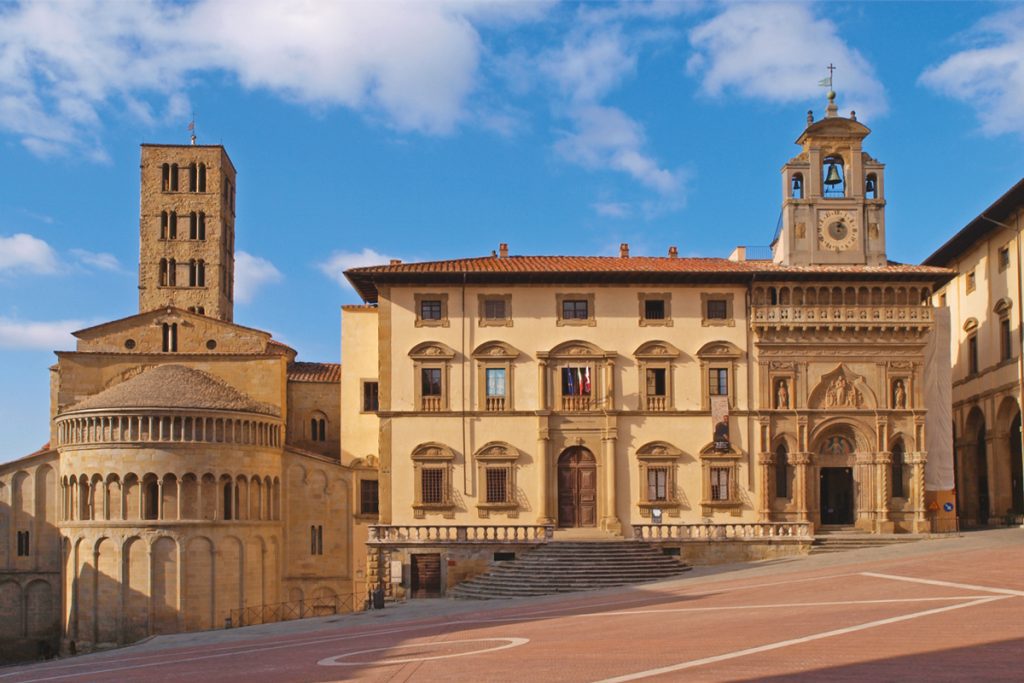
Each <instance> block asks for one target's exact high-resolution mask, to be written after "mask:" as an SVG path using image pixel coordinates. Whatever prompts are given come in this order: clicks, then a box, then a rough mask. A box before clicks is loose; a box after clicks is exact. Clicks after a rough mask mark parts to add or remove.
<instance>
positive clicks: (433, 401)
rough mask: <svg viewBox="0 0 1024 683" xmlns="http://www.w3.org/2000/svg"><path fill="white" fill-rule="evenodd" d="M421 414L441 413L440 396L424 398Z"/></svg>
mask: <svg viewBox="0 0 1024 683" xmlns="http://www.w3.org/2000/svg"><path fill="white" fill-rule="evenodd" d="M422 407H423V412H426V413H439V412H441V397H440V396H424V397H423V401H422Z"/></svg>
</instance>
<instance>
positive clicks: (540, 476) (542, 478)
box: [537, 430, 555, 524]
mask: <svg viewBox="0 0 1024 683" xmlns="http://www.w3.org/2000/svg"><path fill="white" fill-rule="evenodd" d="M550 441H551V439H550V438H549V437H548V432H547V430H541V432H540V434H539V435H538V436H537V488H538V490H539V491H540V501H539V503H540V506H539V507H540V516H539V517H537V524H554V523H555V520H554V518H553V517H552V516H551V491H550V490H549V489H550V486H551V484H550V476H549V473H550V472H551V453H550Z"/></svg>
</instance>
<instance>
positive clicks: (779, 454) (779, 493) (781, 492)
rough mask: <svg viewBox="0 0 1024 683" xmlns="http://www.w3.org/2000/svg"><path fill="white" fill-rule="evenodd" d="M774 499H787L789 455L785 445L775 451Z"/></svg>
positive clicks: (780, 445)
mask: <svg viewBox="0 0 1024 683" xmlns="http://www.w3.org/2000/svg"><path fill="white" fill-rule="evenodd" d="M775 497H776V498H789V453H787V452H786V445H785V444H779V447H778V448H777V449H775Z"/></svg>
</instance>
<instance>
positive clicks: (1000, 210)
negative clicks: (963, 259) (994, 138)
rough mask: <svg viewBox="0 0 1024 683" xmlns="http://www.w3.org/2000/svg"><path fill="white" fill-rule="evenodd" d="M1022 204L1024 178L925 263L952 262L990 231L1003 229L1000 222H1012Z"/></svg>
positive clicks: (940, 263) (1023, 200)
mask: <svg viewBox="0 0 1024 683" xmlns="http://www.w3.org/2000/svg"><path fill="white" fill-rule="evenodd" d="M1021 206H1024V178H1021V179H1020V181H1018V182H1017V184H1016V185H1014V186H1013V187H1011V188H1010V189H1009V190H1007V191H1006V193H1005V194H1003V196H1002V197H1000V198H999V199H997V200H995V201H994V202H993V203H992V204H991V206H989V207H988V208H987V209H985V210H984V211H982V212H981V213H980V214H978V216H977V217H976V218H974V219H973V220H972V221H971V222H970V223H968V224H967V225H965V226H964V227H963V228H961V229H960V231H959V232H958V233H956V234H955V235H953V236H952V237H950V238H949V240H947V241H946V243H945V244H943V245H942V246H941V247H939V248H938V249H936V250H935V253H933V254H932V255H931V256H929V257H928V258H926V259H925V260H924V263H926V264H928V265H930V266H945V265H948V264H950V263H951V262H953V261H955V260H956V259H957V257H958V256H960V255H962V254H963V253H964V252H966V251H967V250H968V249H970V248H971V247H972V246H973V245H974V243H975V242H977V241H978V240H980V239H982V238H983V237H984V236H985V235H987V234H988V233H990V232H993V231H995V230H1002V229H1003V228H1002V226H1000V225H999V224H1000V223H1005V222H1007V221H1010V222H1012V216H1013V213H1014V211H1016V210H1017V209H1018V208H1019V207H1021Z"/></svg>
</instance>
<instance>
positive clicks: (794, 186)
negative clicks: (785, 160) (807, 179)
mask: <svg viewBox="0 0 1024 683" xmlns="http://www.w3.org/2000/svg"><path fill="white" fill-rule="evenodd" d="M789 196H790V198H791V199H803V198H804V174H803V173H794V174H793V177H792V179H791V180H790V181H789Z"/></svg>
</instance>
